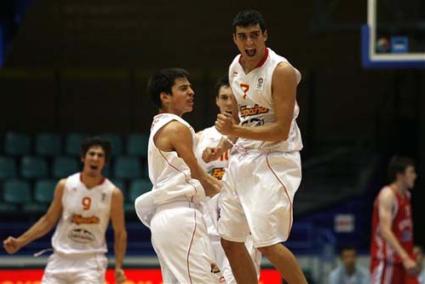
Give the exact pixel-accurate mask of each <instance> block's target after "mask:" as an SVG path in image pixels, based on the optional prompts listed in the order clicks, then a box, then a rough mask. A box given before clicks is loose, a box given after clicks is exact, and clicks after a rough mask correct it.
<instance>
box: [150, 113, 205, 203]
mask: <svg viewBox="0 0 425 284" xmlns="http://www.w3.org/2000/svg"><path fill="white" fill-rule="evenodd" d="M174 120H175V121H178V122H180V123H182V124H183V125H185V126H186V127H188V128H189V129H190V132H191V133H192V140H193V151H195V144H196V143H195V131H194V130H193V128H192V127H191V126H190V125H189V123H187V122H186V121H185V120H184V119H182V118H181V117H179V116H177V115H175V114H171V113H162V114H158V115H156V116H155V117H154V119H153V122H152V126H151V133H150V136H149V145H148V164H149V178H150V180H151V182H152V184H153V189H152V191H153V193H154V194H153V202H154V203H155V204H156V205H160V204H164V203H169V202H174V201H193V202H197V201H200V200H202V199H204V198H205V191H204V189H203V188H202V186H201V184H200V182H199V181H198V180H195V179H192V177H191V173H190V169H189V167H188V166H187V165H186V163H185V162H184V160H183V159H182V158H180V157H179V156H178V154H177V152H176V151H170V152H165V151H161V150H160V149H158V148H157V147H156V145H155V142H154V137H155V135H156V134H157V133H158V131H159V130H160V129H161V128H162V127H164V126H165V125H167V124H168V123H170V122H171V121H174Z"/></svg>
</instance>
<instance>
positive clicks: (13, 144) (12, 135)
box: [4, 132, 31, 156]
mask: <svg viewBox="0 0 425 284" xmlns="http://www.w3.org/2000/svg"><path fill="white" fill-rule="evenodd" d="M30 151H31V139H30V136H29V135H27V134H23V133H17V132H7V133H6V135H5V137H4V153H5V154H6V155H11V156H22V155H28V154H29V153H30Z"/></svg>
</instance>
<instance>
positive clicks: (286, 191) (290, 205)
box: [266, 153, 293, 237]
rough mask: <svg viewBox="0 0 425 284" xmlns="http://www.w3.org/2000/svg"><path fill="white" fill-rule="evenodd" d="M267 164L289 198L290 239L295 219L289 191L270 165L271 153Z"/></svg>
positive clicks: (267, 158) (267, 157)
mask: <svg viewBox="0 0 425 284" xmlns="http://www.w3.org/2000/svg"><path fill="white" fill-rule="evenodd" d="M266 162H267V166H268V168H269V169H270V171H271V172H272V173H273V175H274V176H275V178H276V179H277V180H278V181H279V183H280V184H281V185H282V187H283V189H284V191H285V194H286V197H287V198H288V201H289V210H290V215H289V217H290V222H289V227H288V237H289V232H290V231H291V228H292V222H293V218H292V202H291V198H290V197H289V193H288V190H287V189H286V186H285V184H284V183H283V182H282V180H281V179H280V178H279V177H278V176H277V174H276V172H275V171H274V170H273V168H272V166H271V165H270V162H269V153H268V154H267V156H266Z"/></svg>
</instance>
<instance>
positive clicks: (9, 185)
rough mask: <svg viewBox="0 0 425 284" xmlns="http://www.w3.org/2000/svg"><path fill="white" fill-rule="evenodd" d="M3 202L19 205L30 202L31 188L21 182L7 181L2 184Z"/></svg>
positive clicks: (15, 180)
mask: <svg viewBox="0 0 425 284" xmlns="http://www.w3.org/2000/svg"><path fill="white" fill-rule="evenodd" d="M3 200H4V201H5V202H7V203H10V204H14V205H20V204H25V203H28V202H30V201H31V186H30V184H29V182H27V181H23V180H17V179H14V180H7V181H5V182H4V184H3Z"/></svg>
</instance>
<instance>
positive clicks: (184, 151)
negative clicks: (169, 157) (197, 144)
mask: <svg viewBox="0 0 425 284" xmlns="http://www.w3.org/2000/svg"><path fill="white" fill-rule="evenodd" d="M154 141H155V145H156V147H158V149H160V150H162V151H167V152H169V151H176V152H177V155H179V157H180V158H182V159H183V160H184V162H185V163H186V164H187V166H188V167H189V169H190V172H191V176H192V178H194V179H197V180H199V181H200V182H201V184H202V186H203V188H204V190H205V194H206V195H207V196H213V195H215V194H217V193H218V192H219V188H220V183H219V182H218V181H217V180H216V179H215V178H213V177H211V176H209V175H207V174H206V173H205V172H204V171H203V170H202V168H201V167H200V166H199V164H198V161H197V160H196V157H195V154H194V153H193V140H192V134H191V132H190V130H189V128H187V127H186V126H185V125H183V124H182V123H180V122H178V121H172V122H170V123H168V124H167V125H165V126H164V127H163V128H162V129H161V130H160V131H158V133H157V135H155V137H154Z"/></svg>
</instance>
